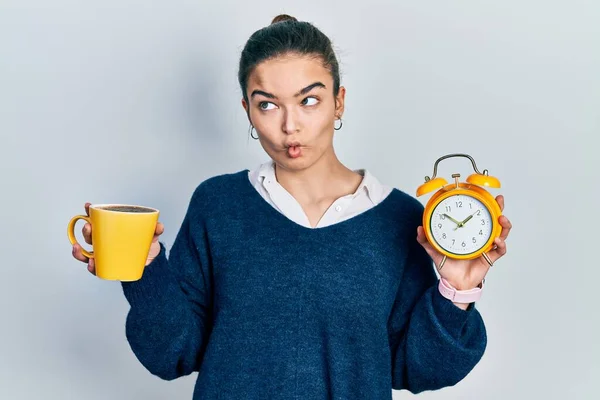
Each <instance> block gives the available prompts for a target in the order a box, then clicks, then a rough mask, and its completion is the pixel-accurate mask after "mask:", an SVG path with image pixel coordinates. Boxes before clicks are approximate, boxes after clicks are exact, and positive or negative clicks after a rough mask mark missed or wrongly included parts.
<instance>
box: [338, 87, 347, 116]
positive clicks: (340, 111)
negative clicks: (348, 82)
mask: <svg viewBox="0 0 600 400" xmlns="http://www.w3.org/2000/svg"><path fill="white" fill-rule="evenodd" d="M345 99H346V88H345V87H343V86H340V91H339V92H338V95H337V96H336V97H335V116H336V118H341V117H342V115H343V114H344V100H345Z"/></svg>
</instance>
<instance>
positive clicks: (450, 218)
mask: <svg viewBox="0 0 600 400" xmlns="http://www.w3.org/2000/svg"><path fill="white" fill-rule="evenodd" d="M442 215H445V216H446V217H448V219H449V220H450V221H452V222H454V223H455V224H456V225H460V222H459V221H457V220H455V219H454V218H452V217H451V216H449V215H448V214H442Z"/></svg>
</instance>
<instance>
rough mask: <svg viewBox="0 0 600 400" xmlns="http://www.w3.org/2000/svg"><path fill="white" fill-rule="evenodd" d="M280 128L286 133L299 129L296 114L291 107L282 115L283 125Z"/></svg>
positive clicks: (290, 133)
mask: <svg viewBox="0 0 600 400" xmlns="http://www.w3.org/2000/svg"><path fill="white" fill-rule="evenodd" d="M281 129H282V130H283V131H284V132H285V133H287V134H288V135H292V134H294V133H296V132H298V131H299V130H300V123H299V121H298V116H297V115H296V112H295V111H294V110H293V109H288V110H286V112H285V113H284V116H283V126H282V127H281Z"/></svg>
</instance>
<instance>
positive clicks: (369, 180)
mask: <svg viewBox="0 0 600 400" xmlns="http://www.w3.org/2000/svg"><path fill="white" fill-rule="evenodd" d="M354 172H356V173H358V174H360V175H362V177H363V179H362V181H361V182H360V185H359V186H358V188H357V189H356V191H355V192H354V193H353V194H351V195H350V196H352V197H356V196H358V195H359V194H360V193H361V192H363V191H364V192H366V193H367V196H368V197H369V200H371V202H372V203H373V204H374V205H375V204H378V203H379V202H380V201H381V200H382V196H383V192H384V190H383V187H382V185H381V183H380V182H379V181H378V180H377V178H376V177H375V176H374V175H373V174H371V173H370V172H369V170H367V169H356V170H354ZM257 176H258V177H259V178H261V183H262V185H263V187H264V188H265V189H268V188H267V186H266V185H265V181H267V182H268V181H271V182H277V177H276V175H275V163H274V161H273V160H271V161H267V162H265V163H263V164H261V165H260V166H259V167H258V171H257Z"/></svg>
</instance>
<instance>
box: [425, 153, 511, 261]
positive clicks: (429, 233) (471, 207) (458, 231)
mask: <svg viewBox="0 0 600 400" xmlns="http://www.w3.org/2000/svg"><path fill="white" fill-rule="evenodd" d="M451 157H466V158H468V159H469V160H471V163H472V164H473V169H474V170H475V173H474V174H471V175H469V177H468V178H467V181H466V182H459V181H458V178H460V174H452V177H453V178H454V179H455V182H454V183H452V184H448V182H447V181H446V180H445V179H444V178H440V177H437V178H436V174H437V166H438V163H439V162H440V161H442V160H444V159H447V158H451ZM484 187H485V188H499V187H500V181H499V180H498V179H497V178H494V177H493V176H490V175H488V171H487V169H486V170H483V173H482V172H479V170H478V169H477V166H476V165H475V160H473V158H472V157H471V156H469V155H467V154H448V155H445V156H443V157H440V158H439V159H438V160H437V161H436V162H435V164H434V166H433V176H432V177H431V178H430V177H428V176H426V177H425V183H424V184H422V185H420V186H419V187H418V189H417V197H419V196H422V195H424V194H427V193H431V192H433V191H434V190H437V191H436V192H435V193H434V194H433V196H432V197H431V198H430V199H429V201H428V202H427V204H426V205H425V210H424V212H423V228H424V230H425V236H426V237H427V240H428V241H429V243H431V245H432V246H433V247H434V248H435V249H436V250H437V251H439V252H440V253H442V254H443V255H444V258H443V259H442V262H441V263H440V265H439V267H438V269H441V268H442V267H443V265H444V262H446V259H447V258H448V257H449V258H452V259H462V260H464V259H469V260H470V259H474V258H476V257H479V256H482V257H483V258H484V259H485V260H486V261H487V262H488V264H490V266H491V265H492V264H493V263H492V261H491V260H490V258H489V257H488V255H487V252H488V251H490V250H492V249H494V239H495V238H496V237H498V236H500V232H501V230H502V227H501V226H500V223H499V222H498V218H499V217H500V216H501V215H502V210H501V209H500V206H499V205H498V202H497V201H496V199H495V198H494V196H492V195H491V194H490V193H489V192H488V191H487V190H486V189H484Z"/></svg>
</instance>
